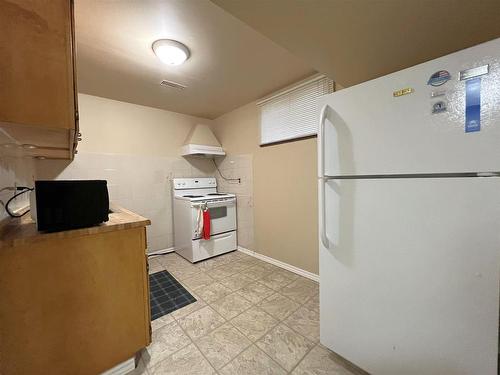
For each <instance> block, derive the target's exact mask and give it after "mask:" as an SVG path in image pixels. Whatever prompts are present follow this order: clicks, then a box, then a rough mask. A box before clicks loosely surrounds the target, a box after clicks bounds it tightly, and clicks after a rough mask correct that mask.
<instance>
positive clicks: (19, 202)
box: [0, 155, 35, 220]
mask: <svg viewBox="0 0 500 375" xmlns="http://www.w3.org/2000/svg"><path fill="white" fill-rule="evenodd" d="M34 175H35V167H34V163H33V159H32V158H23V157H11V156H5V155H0V220H2V219H4V218H6V217H8V215H7V212H6V211H5V209H4V204H5V203H6V202H7V200H8V199H9V198H10V197H12V196H13V195H14V191H13V190H7V189H6V188H9V187H14V185H17V186H29V187H32V186H33V184H34V183H33V181H34V178H33V177H34ZM28 203H29V193H26V194H23V195H21V196H19V197H18V198H16V199H15V200H14V201H13V202H12V203H11V204H10V208H11V209H13V210H15V209H16V208H20V207H24V206H26V205H27V204H28Z"/></svg>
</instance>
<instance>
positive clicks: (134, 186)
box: [35, 152, 254, 252]
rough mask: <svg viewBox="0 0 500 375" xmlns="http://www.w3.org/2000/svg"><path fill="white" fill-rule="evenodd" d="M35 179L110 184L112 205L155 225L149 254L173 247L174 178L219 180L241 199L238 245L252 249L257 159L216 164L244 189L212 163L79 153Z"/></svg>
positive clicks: (43, 165)
mask: <svg viewBox="0 0 500 375" xmlns="http://www.w3.org/2000/svg"><path fill="white" fill-rule="evenodd" d="M35 163H36V178H37V179H41V180H43V179H47V180H52V179H56V180H62V179H103V180H107V181H108V190H109V196H110V201H111V202H114V203H116V204H118V205H120V206H123V207H124V208H127V209H129V210H131V211H133V212H136V213H138V214H140V215H142V216H145V217H147V218H148V219H150V220H151V225H150V226H148V227H147V231H148V251H149V252H152V251H157V250H163V249H169V248H171V247H173V224H172V223H173V216H172V185H171V182H172V178H174V177H209V176H215V177H216V178H217V184H218V189H219V190H220V191H222V192H229V193H234V194H236V196H237V199H238V205H237V210H238V245H240V246H242V247H245V248H249V249H252V248H253V244H254V230H253V170H252V164H253V163H252V155H235V156H227V157H225V158H223V159H217V164H218V165H219V169H220V171H221V172H222V174H223V175H224V176H225V177H227V178H241V184H238V183H237V182H236V183H233V182H228V181H225V180H224V179H222V178H221V177H220V175H219V174H218V173H217V172H216V170H215V166H214V164H213V161H212V160H211V159H202V158H190V159H184V158H180V157H178V158H177V157H162V156H141V155H127V154H105V153H93V152H79V153H78V154H77V155H76V156H75V159H74V160H73V161H72V162H71V163H70V162H69V161H64V160H37V161H36V162H35Z"/></svg>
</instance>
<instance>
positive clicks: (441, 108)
mask: <svg viewBox="0 0 500 375" xmlns="http://www.w3.org/2000/svg"><path fill="white" fill-rule="evenodd" d="M447 109H448V108H447V105H446V102H445V101H444V100H440V101H438V102H436V103H434V104H433V105H432V114H433V115H435V114H436V113H442V112H446V110H447Z"/></svg>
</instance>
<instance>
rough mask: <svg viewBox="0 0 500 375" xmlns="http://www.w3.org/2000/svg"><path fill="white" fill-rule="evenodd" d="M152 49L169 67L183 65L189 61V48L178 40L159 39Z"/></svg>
mask: <svg viewBox="0 0 500 375" xmlns="http://www.w3.org/2000/svg"><path fill="white" fill-rule="evenodd" d="M152 47H153V51H154V53H155V55H156V56H158V58H159V59H160V60H161V62H162V63H164V64H167V65H181V64H182V63H183V62H184V61H186V60H187V59H189V55H190V53H189V48H187V47H186V46H185V45H184V44H182V43H180V42H178V41H176V40H171V39H159V40H157V41H155V42H154V43H153V45H152Z"/></svg>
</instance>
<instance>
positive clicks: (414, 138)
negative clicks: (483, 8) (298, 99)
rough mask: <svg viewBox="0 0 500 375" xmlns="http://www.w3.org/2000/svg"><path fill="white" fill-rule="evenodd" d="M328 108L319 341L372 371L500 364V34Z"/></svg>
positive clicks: (344, 94) (442, 374)
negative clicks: (499, 340)
mask: <svg viewBox="0 0 500 375" xmlns="http://www.w3.org/2000/svg"><path fill="white" fill-rule="evenodd" d="M319 108H320V110H321V116H320V117H321V119H320V129H319V132H318V154H319V155H318V156H319V162H318V166H319V179H318V182H319V226H320V228H319V229H320V230H319V234H320V241H319V243H320V249H319V269H320V332H321V334H320V337H321V343H322V344H323V345H325V346H327V347H328V348H330V349H331V350H333V351H334V352H336V353H337V354H339V355H341V356H342V357H344V358H346V359H347V360H349V361H351V362H352V363H354V364H355V365H357V366H358V367H360V368H361V369H363V370H365V371H367V372H369V373H371V374H374V375H377V374H383V375H392V374H395V375H396V374H397V375H410V374H418V375H423V374H436V375H437V374H439V375H451V374H464V375H465V374H471V375H490V374H491V375H493V374H497V356H498V315H499V265H500V264H499V252H500V177H499V176H500V39H497V40H494V41H491V42H487V43H484V44H481V45H478V46H475V47H472V48H469V49H466V50H463V51H460V52H457V53H453V54H450V55H447V56H445V57H442V58H439V59H436V60H433V61H429V62H426V63H423V64H420V65H417V66H414V67H412V68H409V69H405V70H402V71H399V72H396V73H393V74H390V75H387V76H384V77H381V78H378V79H375V80H372V81H368V82H365V83H363V84H360V85H357V86H354V87H351V88H348V89H344V90H340V91H338V92H336V93H333V94H331V95H327V96H324V97H322V98H321V100H320V107H319Z"/></svg>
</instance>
